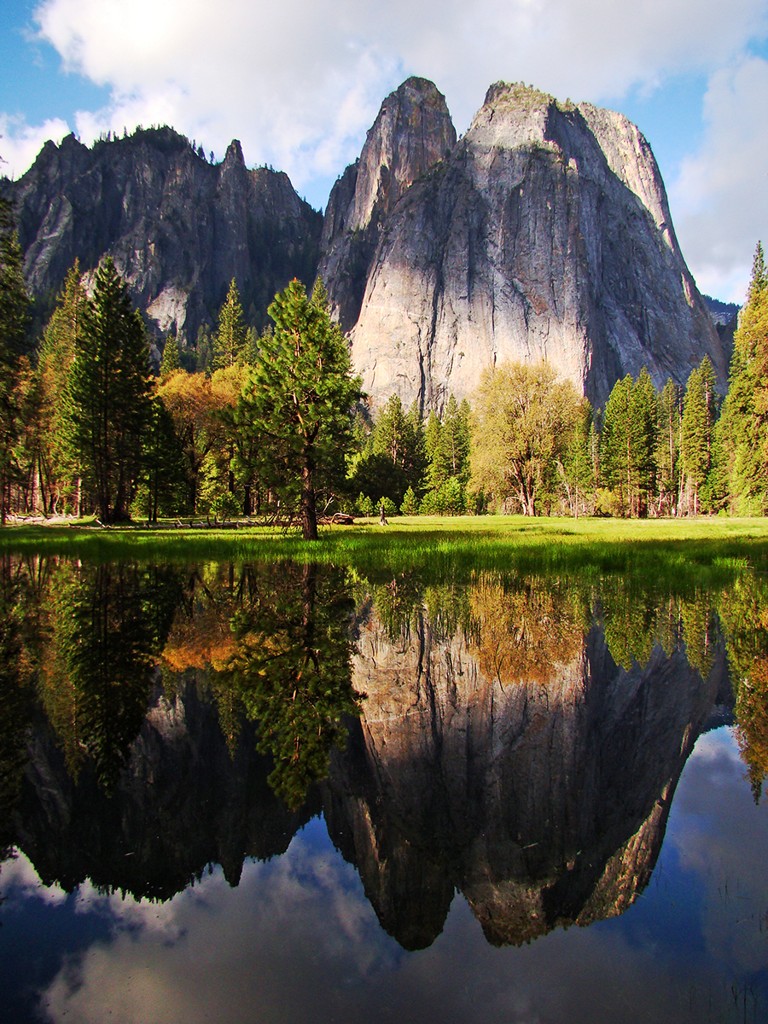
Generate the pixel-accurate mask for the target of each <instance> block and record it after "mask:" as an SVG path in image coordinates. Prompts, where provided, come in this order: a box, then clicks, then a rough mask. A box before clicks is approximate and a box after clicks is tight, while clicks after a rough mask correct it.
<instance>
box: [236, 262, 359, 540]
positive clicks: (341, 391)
mask: <svg viewBox="0 0 768 1024" xmlns="http://www.w3.org/2000/svg"><path fill="white" fill-rule="evenodd" d="M268 312H269V315H270V317H271V318H272V320H273V321H274V324H275V328H274V332H273V334H272V335H271V336H270V335H268V334H264V335H263V336H262V343H261V349H260V353H259V359H258V361H257V363H256V364H255V366H254V367H252V369H251V370H250V374H249V377H248V380H247V381H246V384H245V387H244V388H243V392H242V395H241V397H240V413H239V417H240V419H241V422H245V421H246V420H250V424H251V427H250V429H251V430H252V431H253V433H254V434H255V436H257V437H258V438H259V440H260V443H261V453H260V454H261V460H260V461H261V466H260V471H259V477H260V479H261V480H262V481H263V482H264V483H265V484H266V485H268V486H270V487H271V488H272V489H273V491H274V492H275V493H276V494H279V495H281V497H282V498H283V500H284V501H287V502H288V503H289V505H290V504H293V502H295V501H298V504H299V509H300V518H301V526H302V532H303V535H304V537H305V539H307V540H315V539H316V538H317V500H318V494H319V493H320V491H321V490H322V489H323V488H326V487H329V488H333V487H335V486H336V485H337V484H340V483H341V482H342V481H343V479H344V473H345V463H344V459H345V455H346V453H347V451H348V448H349V445H350V439H351V436H352V417H353V410H354V405H355V403H356V402H357V401H358V400H359V398H360V380H359V378H355V377H353V376H352V370H351V365H350V359H349V347H348V345H347V342H346V339H345V338H344V335H343V334H342V333H341V329H340V328H339V326H338V325H337V324H335V323H334V322H333V321H332V320H331V316H330V312H329V310H328V300H327V296H326V294H325V290H324V289H323V287H322V284H321V283H320V282H318V284H317V285H316V286H315V290H314V292H313V294H312V297H311V298H309V297H308V296H307V293H306V291H305V289H304V286H303V285H302V284H301V283H300V282H299V281H297V280H295V279H294V280H293V281H291V283H290V284H289V285H288V287H287V288H286V289H285V290H284V291H282V292H280V293H279V294H278V295H276V296H275V299H274V301H273V302H272V304H271V305H270V307H269V310H268Z"/></svg>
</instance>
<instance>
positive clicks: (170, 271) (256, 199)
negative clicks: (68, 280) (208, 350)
mask: <svg viewBox="0 0 768 1024" xmlns="http://www.w3.org/2000/svg"><path fill="white" fill-rule="evenodd" d="M2 184H3V187H2V191H3V194H5V195H7V196H8V198H10V199H11V201H12V202H13V204H14V207H15V212H16V218H17V225H18V230H19V240H20V243H21V246H22V250H23V252H24V271H25V277H26V280H27V284H28V286H29V289H30V291H31V293H32V294H33V295H34V296H35V298H36V300H37V304H38V307H41V310H40V315H45V314H47V313H48V312H49V311H50V308H51V304H52V302H53V300H54V298H55V296H56V293H57V292H58V290H59V288H60V287H61V284H62V282H63V280H64V276H65V275H66V272H67V270H68V269H69V268H70V267H71V265H72V263H73V262H74V260H75V259H76V258H77V259H79V260H80V265H81V267H82V268H83V270H89V269H90V268H93V267H95V266H96V265H97V264H98V262H99V260H100V259H101V258H102V256H103V255H104V254H105V253H109V254H110V255H111V256H112V257H113V259H114V261H115V265H116V267H117V269H118V271H119V272H120V273H121V274H122V275H123V276H124V277H125V279H126V280H127V282H128V284H129V286H130V289H131V294H132V297H133V300H134V301H135V302H136V303H137V305H138V306H139V308H141V309H142V310H143V311H145V312H146V315H147V318H148V320H149V322H150V324H151V326H153V327H154V328H155V330H156V331H157V332H163V333H164V332H167V331H169V330H175V331H177V333H178V334H179V335H180V337H181V339H182V341H187V342H194V340H195V338H196V336H197V331H198V328H199V327H200V325H201V324H204V323H208V324H214V323H215V322H216V316H217V314H218V310H219V308H220V307H221V305H222V303H223V302H224V299H225V298H226V294H227V288H228V286H229V283H230V281H231V280H232V278H233V277H234V278H236V280H237V284H238V289H239V291H240V297H241V301H242V304H243V307H244V309H245V311H246V314H247V315H248V317H249V319H251V320H252V321H255V322H257V323H258V324H259V325H261V324H263V322H264V321H265V318H266V308H267V305H268V304H269V302H270V301H271V300H272V297H273V296H274V294H275V292H276V291H278V290H279V289H281V288H283V287H285V285H286V284H287V283H288V281H289V280H290V279H291V278H292V277H299V278H301V279H303V280H305V281H307V282H309V283H311V282H312V280H313V278H314V275H315V270H316V267H317V254H318V244H319V241H320V232H321V229H322V217H321V215H320V214H319V213H317V212H315V211H314V210H313V209H312V208H311V207H310V206H309V205H308V204H307V203H306V202H304V201H303V200H302V199H300V198H299V196H298V195H297V194H296V192H295V191H294V189H293V187H292V185H291V183H290V180H289V179H288V177H287V175H285V174H283V173H281V172H277V171H273V170H269V169H267V168H263V167H262V168H257V169H254V170H248V169H247V168H246V166H245V163H244V161H243V153H242V149H241V147H240V143H239V142H237V141H236V140H235V141H233V142H232V143H231V144H230V146H229V148H228V150H227V153H226V156H225V158H224V160H223V162H222V163H220V164H217V165H213V164H209V163H208V162H207V161H206V160H205V158H204V156H203V155H202V153H201V152H200V151H198V150H196V149H195V148H194V146H192V145H191V144H190V143H189V141H188V140H187V139H186V138H184V137H183V136H181V135H178V134H177V133H176V132H174V131H172V130H171V129H170V128H157V129H145V130H139V131H137V132H136V133H135V134H134V135H131V136H129V137H127V138H122V139H118V138H116V139H114V140H109V141H106V140H105V141H102V142H98V143H96V144H95V145H94V146H93V147H92V148H88V147H87V146H84V145H82V144H81V143H80V142H78V141H77V139H75V137H74V136H72V135H70V136H68V137H67V138H65V139H64V141H63V142H62V143H61V145H60V146H56V145H54V144H53V143H52V142H48V143H46V144H45V146H44V147H43V149H42V151H41V152H40V154H39V156H38V157H37V160H36V161H35V163H34V165H33V166H32V167H31V168H30V170H29V171H28V172H27V173H26V174H25V175H24V176H23V177H22V178H20V179H19V180H18V181H16V182H4V183H2Z"/></svg>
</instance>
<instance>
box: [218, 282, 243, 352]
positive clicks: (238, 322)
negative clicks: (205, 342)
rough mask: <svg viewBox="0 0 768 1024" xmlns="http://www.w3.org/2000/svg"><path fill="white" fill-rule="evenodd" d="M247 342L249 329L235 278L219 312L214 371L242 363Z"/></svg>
mask: <svg viewBox="0 0 768 1024" xmlns="http://www.w3.org/2000/svg"><path fill="white" fill-rule="evenodd" d="M247 342H248V328H247V327H246V324H245V317H244V315H243V307H242V305H241V304H240V293H239V292H238V290H237V283H236V281H235V279H234V277H233V278H232V280H231V281H230V284H229V291H228V292H227V297H226V299H225V301H224V305H223V306H222V307H221V309H220V310H219V323H218V328H217V330H216V334H215V336H214V339H213V360H212V366H213V369H214V370H221V369H224V368H226V367H228V366H234V365H235V364H236V363H238V362H240V360H241V358H242V356H243V352H244V350H245V347H246V344H247Z"/></svg>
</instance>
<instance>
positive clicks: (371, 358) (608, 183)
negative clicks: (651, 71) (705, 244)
mask: <svg viewBox="0 0 768 1024" xmlns="http://www.w3.org/2000/svg"><path fill="white" fill-rule="evenodd" d="M395 95H397V94H395ZM385 122H386V119H385V118H384V116H383V114H382V115H380V118H379V119H378V120H377V122H376V125H374V128H373V129H372V131H371V133H370V134H369V137H368V140H367V142H366V151H365V157H366V160H370V159H371V158H372V157H375V155H376V154H377V153H380V152H384V150H385V149H386V146H385V144H384V142H383V141H382V142H379V141H378V138H377V131H382V125H383V124H384V123H385ZM446 137H447V136H446V135H443V137H442V138H441V144H440V146H439V147H435V148H434V149H433V152H434V155H435V157H438V156H443V159H442V160H440V159H435V160H433V162H432V164H431V165H430V168H429V169H428V170H426V171H425V173H423V174H422V176H421V177H420V178H418V179H415V180H414V181H413V184H411V186H410V187H409V188H407V189H405V190H403V192H402V194H401V195H400V197H399V199H398V201H397V202H396V203H395V204H394V206H392V208H391V211H390V212H389V213H388V214H387V215H386V216H385V217H381V216H380V217H378V220H377V223H378V225H379V227H378V236H379V237H378V241H377V244H376V249H375V253H374V254H373V256H372V257H370V258H368V257H367V256H366V258H365V259H364V260H362V261H361V263H360V266H359V267H356V271H355V274H358V273H360V274H362V272H363V269H364V268H366V267H367V268H369V269H368V273H367V279H366V282H365V289H364V294H363V298H362V303H361V306H360V312H359V315H358V317H357V320H356V323H355V325H354V327H353V329H352V333H351V337H352V354H353V361H354V364H355V366H356V368H357V370H358V371H359V372H360V373H361V374H362V376H363V386H364V389H365V390H366V391H367V392H368V394H369V395H370V396H371V399H372V401H373V403H374V404H376V403H381V402H383V401H385V400H386V398H387V397H388V396H389V395H390V394H392V393H393V392H397V393H398V394H399V395H400V397H401V399H402V400H403V402H404V403H405V404H406V405H410V403H411V402H413V401H416V402H417V403H418V405H419V407H420V408H421V409H422V410H423V411H426V410H428V409H436V410H438V411H439V410H441V409H442V407H443V405H444V403H445V401H446V399H447V397H448V395H449V393H450V392H453V393H454V394H455V395H456V396H457V397H467V396H469V395H471V393H472V392H473V391H474V389H475V388H476V386H477V384H478V381H479V379H480V376H481V374H482V372H483V371H484V370H485V369H486V368H488V367H492V366H493V365H495V364H496V363H498V362H501V361H504V360H522V361H531V360H539V359H546V360H547V361H549V362H550V363H551V364H552V365H553V366H555V368H556V369H557V370H558V372H559V373H560V375H561V376H562V377H564V378H568V379H570V380H572V381H573V382H574V384H575V385H576V386H577V388H578V389H579V391H581V392H583V393H585V394H586V395H587V396H588V397H589V398H590V399H591V400H592V402H593V403H596V404H597V405H601V404H602V403H603V402H604V401H605V398H606V397H607V395H608V393H609V391H610V389H611V387H612V386H613V384H614V382H615V381H616V380H617V379H618V378H619V377H621V376H623V375H625V374H626V373H632V374H637V373H638V372H639V371H640V369H641V368H642V367H643V366H646V367H648V369H649V370H650V372H651V374H652V376H653V378H654V380H655V381H656V383H657V384H659V385H662V384H663V383H664V381H665V380H666V378H667V377H668V376H671V377H672V378H673V379H675V380H677V381H678V382H680V383H682V384H684V383H685V381H686V380H687V378H688V375H689V373H690V371H691V369H692V368H693V367H694V366H696V365H698V363H699V362H700V361H701V358H702V357H703V355H704V354H705V353H707V354H708V355H709V356H710V358H711V360H712V362H713V364H714V366H715V369H716V372H717V374H718V376H719V378H720V380H721V381H722V382H725V379H726V373H727V365H726V362H727V361H726V358H725V355H724V353H723V350H722V346H721V343H720V340H719V338H718V335H717V332H716V330H715V328H714V326H713V324H712V322H711V319H710V317H709V315H708V313H707V311H706V309H705V307H704V305H703V302H702V299H701V297H700V295H699V293H698V291H697V289H696V286H695V283H694V281H693V279H692V278H691V275H690V273H689V271H688V269H687V267H686V264H685V261H684V259H683V257H682V254H681V252H680V249H679V246H678V244H677V241H676V238H675V234H674V229H673V227H672V221H671V217H670V214H669V209H668V204H667V199H666V195H665V191H664V186H663V183H662V181H661V177H660V174H659V171H658V167H657V166H656V162H655V160H654V158H653V155H652V153H651V150H650V147H649V146H648V144H647V142H646V141H645V139H644V138H643V136H642V135H641V134H640V132H639V131H638V129H637V128H636V127H635V126H634V125H632V124H631V123H630V122H629V121H628V120H627V119H626V118H624V117H622V116H621V115H619V114H615V113H612V112H610V111H606V110H600V109H598V108H596V107H593V106H591V105H589V104H580V105H575V104H572V103H570V102H567V103H559V102H558V101H556V100H555V99H554V98H553V97H551V96H547V95H545V94H543V93H540V92H538V91H536V90H534V89H531V88H527V87H524V86H520V85H505V84H497V85H495V86H492V87H491V89H490V90H489V91H488V94H487V96H486V100H485V103H484V105H483V107H482V108H481V109H480V111H479V112H478V113H477V115H476V116H475V118H474V120H473V122H472V126H471V128H470V130H469V131H468V133H467V134H466V136H465V137H464V138H463V139H461V140H460V141H459V142H457V143H456V144H455V145H454V146H453V147H452V148H451V150H450V152H449V153H447V154H446V153H445V140H446ZM387 138H388V139H390V138H392V139H393V140H394V142H395V143H396V144H397V146H398V147H399V148H400V149H401V150H403V151H405V152H410V150H411V148H412V146H411V142H410V137H409V135H408V132H407V130H406V132H405V133H404V134H401V135H396V136H391V135H390V136H388V137H387ZM441 149H442V150H443V152H442V153H440V150H441ZM361 159H362V158H361ZM388 159H391V158H389V157H388ZM358 175H359V170H358ZM370 179H371V172H370V170H367V171H366V180H370ZM354 182H355V172H354V170H353V169H351V170H348V171H347V173H346V174H345V175H344V176H343V177H342V178H341V180H340V182H339V183H338V184H337V189H336V193H335V194H334V196H332V201H331V202H330V203H329V219H328V220H327V221H326V229H325V234H324V241H323V245H324V255H323V257H322V262H321V267H322V268H323V269H324V271H325V273H326V275H327V281H326V284H327V287H328V289H329V292H330V294H331V295H334V296H337V299H336V301H337V304H338V307H339V310H340V313H341V316H342V322H343V323H344V325H345V326H351V324H350V322H349V321H350V319H351V317H352V315H353V314H354V311H355V308H356V307H355V303H353V302H351V301H346V300H345V298H344V296H347V295H348V294H349V293H350V290H349V289H348V288H347V285H346V282H345V281H343V280H342V281H341V282H339V280H338V278H339V277H343V275H344V273H345V272H346V268H347V267H348V266H349V265H350V261H349V259H348V258H345V259H342V258H338V259H337V258H336V257H337V256H338V254H340V253H341V252H348V251H351V249H352V248H353V247H354V240H355V232H356V231H358V230H359V227H358V223H357V221H355V220H354V219H350V220H349V223H347V224H345V223H344V222H343V220H342V218H339V217H337V216H336V214H335V211H336V209H337V207H342V208H344V209H346V210H348V211H352V210H357V209H361V210H362V211H363V212H365V211H366V210H367V209H368V208H370V203H368V205H366V204H365V203H363V204H362V205H359V204H356V202H355V201H354V200H353V199H352V186H353V183H354ZM368 194H369V193H368ZM332 213H333V214H334V219H333V221H331V219H330V217H331V214H332ZM344 232H346V234H344ZM340 233H341V237H340ZM345 247H346V249H345ZM355 286H356V287H358V286H359V281H358V280H357V278H355ZM352 290H354V289H352Z"/></svg>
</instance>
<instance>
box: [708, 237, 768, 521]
mask: <svg viewBox="0 0 768 1024" xmlns="http://www.w3.org/2000/svg"><path fill="white" fill-rule="evenodd" d="M715 444H716V447H717V448H718V449H719V451H720V452H721V455H722V468H723V472H724V474H725V475H726V477H727V479H728V489H729V492H730V504H731V508H732V510H733V511H734V512H736V513H737V514H739V515H764V514H765V513H766V512H768V274H767V273H766V268H765V260H764V257H763V248H762V245H761V244H760V243H758V245H757V248H756V250H755V257H754V261H753V264H752V279H751V281H750V285H749V291H748V294H747V302H746V304H745V306H744V308H743V309H742V311H741V315H740V317H739V326H738V329H737V331H736V334H735V336H734V339H733V357H732V359H731V368H730V379H729V387H728V394H727V396H726V399H725V402H724V403H723V409H722V414H721V416H720V419H719V421H718V427H717V432H716V438H715Z"/></svg>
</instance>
